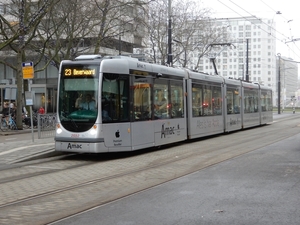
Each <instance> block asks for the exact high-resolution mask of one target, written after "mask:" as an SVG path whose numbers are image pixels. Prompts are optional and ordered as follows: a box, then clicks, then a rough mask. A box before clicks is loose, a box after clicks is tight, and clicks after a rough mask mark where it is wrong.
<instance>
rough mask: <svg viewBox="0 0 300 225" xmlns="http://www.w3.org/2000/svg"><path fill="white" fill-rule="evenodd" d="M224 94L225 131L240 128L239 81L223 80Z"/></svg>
mask: <svg viewBox="0 0 300 225" xmlns="http://www.w3.org/2000/svg"><path fill="white" fill-rule="evenodd" d="M224 96H225V97H224V115H225V116H224V119H225V132H231V131H235V130H240V129H242V112H241V106H242V96H241V81H237V80H229V79H227V80H225V84H224Z"/></svg>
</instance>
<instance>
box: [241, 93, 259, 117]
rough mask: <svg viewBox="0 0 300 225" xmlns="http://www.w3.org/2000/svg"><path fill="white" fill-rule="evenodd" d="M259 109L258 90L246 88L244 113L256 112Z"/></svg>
mask: <svg viewBox="0 0 300 225" xmlns="http://www.w3.org/2000/svg"><path fill="white" fill-rule="evenodd" d="M257 111H258V91H257V90H247V89H245V90H244V113H254V112H257Z"/></svg>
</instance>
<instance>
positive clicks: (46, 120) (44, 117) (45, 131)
mask: <svg viewBox="0 0 300 225" xmlns="http://www.w3.org/2000/svg"><path fill="white" fill-rule="evenodd" d="M37 122H38V126H37V127H38V139H42V138H49V137H54V135H55V125H56V113H48V114H38V118H37Z"/></svg>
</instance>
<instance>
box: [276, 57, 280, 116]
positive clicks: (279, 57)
mask: <svg viewBox="0 0 300 225" xmlns="http://www.w3.org/2000/svg"><path fill="white" fill-rule="evenodd" d="M277 55H278V88H277V89H278V90H277V91H278V103H277V104H278V114H280V92H281V90H280V88H281V87H280V86H281V84H280V61H281V54H280V53H278V54H277Z"/></svg>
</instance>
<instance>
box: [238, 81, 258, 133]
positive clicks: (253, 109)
mask: <svg viewBox="0 0 300 225" xmlns="http://www.w3.org/2000/svg"><path fill="white" fill-rule="evenodd" d="M258 99H259V86H258V85H257V84H252V83H246V82H242V100H243V101H242V127H243V128H249V127H254V126H259V125H260V113H259V100H258Z"/></svg>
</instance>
